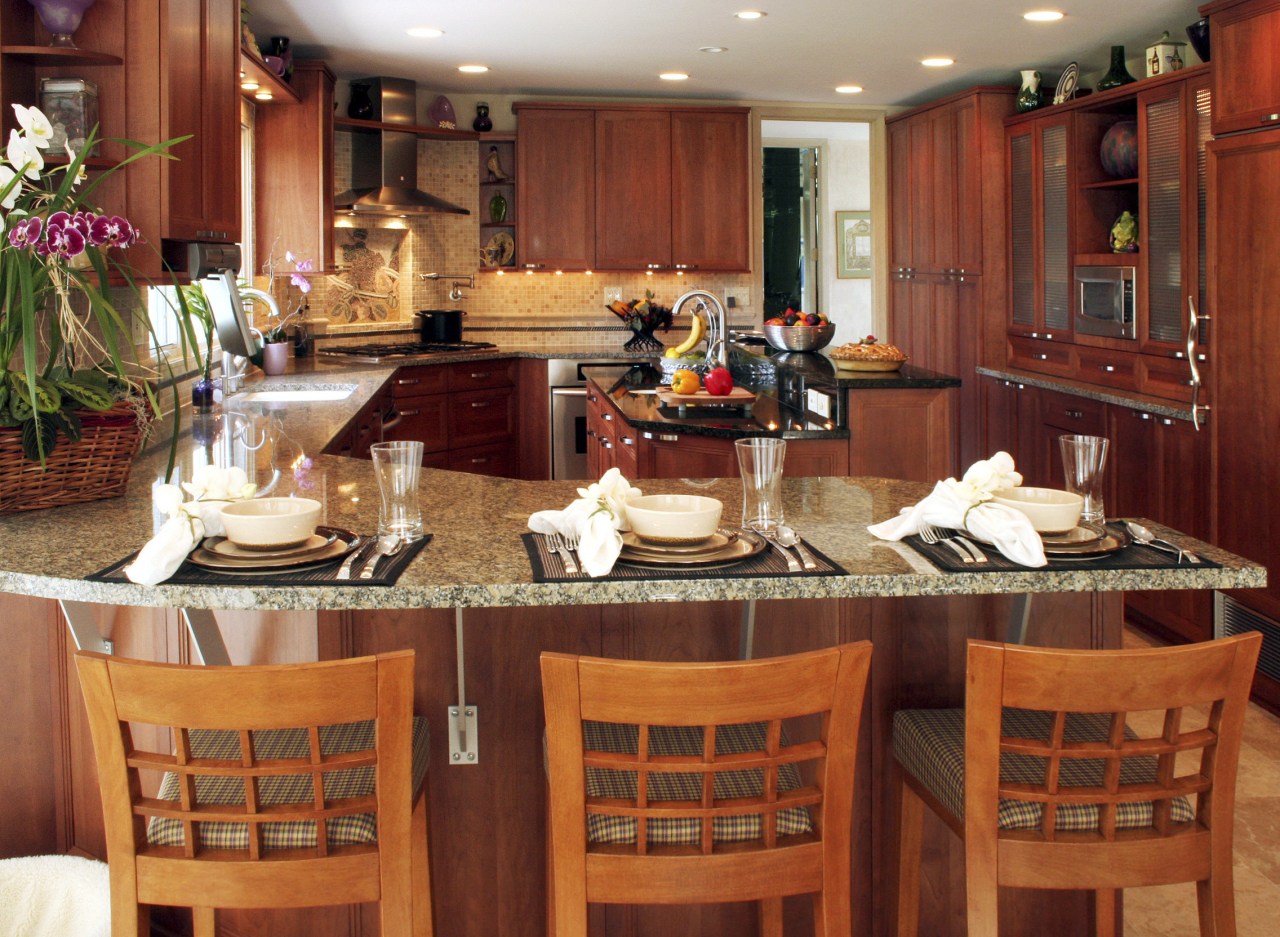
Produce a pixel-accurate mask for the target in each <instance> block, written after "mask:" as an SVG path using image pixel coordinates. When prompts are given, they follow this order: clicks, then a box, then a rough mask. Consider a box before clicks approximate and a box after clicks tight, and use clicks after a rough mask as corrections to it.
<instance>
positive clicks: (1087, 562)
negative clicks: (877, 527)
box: [904, 523, 1222, 573]
mask: <svg viewBox="0 0 1280 937" xmlns="http://www.w3.org/2000/svg"><path fill="white" fill-rule="evenodd" d="M1107 527H1108V528H1110V529H1113V530H1115V531H1117V532H1121V525H1120V524H1115V523H1108V524H1107ZM968 539H969V541H970V542H971V543H973V545H974V546H976V547H977V548H978V549H979V550H981V551H982V552H983V553H985V554H986V556H987V562H985V563H964V562H961V560H960V557H958V556H956V555H955V553H954V552H952V550H951V548H950V547H949V546H947V545H946V544H945V543H925V542H924V541H923V540H921V539H920V538H919V537H918V536H916V535H914V534H912V535H911V536H909V537H906V538H904V541H905V542H906V543H909V544H911V547H912V548H913V549H914V550H915V551H916V552H917V553H921V554H923V555H924V557H925V558H926V559H928V561H929V562H930V563H932V564H933V565H934V566H937V567H939V568H940V569H945V570H946V571H947V572H950V573H999V572H1007V571H1008V570H1011V569H1054V570H1067V569H1079V570H1092V569H1221V568H1222V564H1221V563H1215V562H1213V560H1209V559H1205V558H1204V557H1203V556H1201V557H1200V562H1199V563H1187V562H1186V561H1183V563H1182V565H1181V566H1179V565H1178V558H1177V557H1176V556H1173V555H1172V554H1170V553H1164V552H1162V551H1160V550H1157V549H1155V548H1154V547H1144V546H1143V545H1142V544H1140V543H1132V544H1130V545H1129V546H1127V547H1124V548H1122V549H1120V550H1117V551H1116V552H1114V553H1106V554H1103V555H1102V556H1096V557H1093V556H1091V557H1088V558H1082V559H1078V560H1077V559H1065V560H1064V559H1062V558H1061V557H1055V556H1049V555H1046V559H1048V561H1049V565H1048V566H1040V567H1035V566H1023V565H1022V564H1021V563H1015V562H1014V561H1013V560H1011V559H1009V558H1008V557H1006V556H1005V555H1004V554H1003V553H1001V552H1000V551H999V550H997V549H996V548H995V547H992V546H988V545H987V544H985V543H978V541H976V540H974V538H973V537H969V538H968ZM1197 555H1199V554H1197Z"/></svg>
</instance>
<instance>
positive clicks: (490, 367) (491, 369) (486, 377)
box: [446, 358, 520, 393]
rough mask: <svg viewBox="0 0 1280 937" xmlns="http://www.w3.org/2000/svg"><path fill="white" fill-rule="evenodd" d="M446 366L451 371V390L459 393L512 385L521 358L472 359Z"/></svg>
mask: <svg viewBox="0 0 1280 937" xmlns="http://www.w3.org/2000/svg"><path fill="white" fill-rule="evenodd" d="M446 367H447V368H448V371H449V390H450V391H452V392H453V393H458V392H459V391H469V390H485V389H487V388H490V387H511V386H512V385H513V384H515V382H516V373H517V371H518V370H519V368H520V359H519V358H500V359H498V360H496V361H470V362H463V363H459V364H451V365H447V366H446Z"/></svg>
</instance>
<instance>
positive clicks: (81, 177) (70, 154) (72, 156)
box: [62, 143, 89, 185]
mask: <svg viewBox="0 0 1280 937" xmlns="http://www.w3.org/2000/svg"><path fill="white" fill-rule="evenodd" d="M62 148H63V149H64V150H66V151H67V160H68V162H71V163H74V162H75V161H76V151H75V150H73V149H71V144H70V143H64V144H63V145H62ZM68 168H70V167H68ZM88 178H89V173H88V172H86V171H85V168H84V163H81V164H80V165H79V166H77V167H76V177H75V178H74V179H73V180H71V184H72V185H79V184H80V183H82V182H84V181H85V180H86V179H88Z"/></svg>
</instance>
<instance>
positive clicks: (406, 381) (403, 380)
mask: <svg viewBox="0 0 1280 937" xmlns="http://www.w3.org/2000/svg"><path fill="white" fill-rule="evenodd" d="M396 383H397V384H399V385H400V386H401V387H408V386H409V385H410V384H421V383H422V379H421V378H418V377H398V378H396Z"/></svg>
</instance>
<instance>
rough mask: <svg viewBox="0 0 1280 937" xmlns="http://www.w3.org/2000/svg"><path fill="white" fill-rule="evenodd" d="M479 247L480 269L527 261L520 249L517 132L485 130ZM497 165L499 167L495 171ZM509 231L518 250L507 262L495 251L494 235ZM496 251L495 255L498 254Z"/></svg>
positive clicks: (481, 164)
mask: <svg viewBox="0 0 1280 937" xmlns="http://www.w3.org/2000/svg"><path fill="white" fill-rule="evenodd" d="M479 157H480V166H479V172H480V250H481V254H480V257H481V260H480V269H481V270H499V269H501V268H502V267H511V268H514V267H518V266H521V264H522V263H523V261H524V256H523V252H522V251H521V249H520V232H519V227H520V225H519V219H520V206H519V204H518V203H517V199H516V178H517V176H519V174H520V169H519V165H520V162H519V156H518V153H517V149H516V135H515V134H514V133H486V134H485V135H484V137H483V138H482V143H481V146H480V153H479ZM493 167H496V169H497V171H496V172H495V171H494V168H493ZM504 234H505V235H506V236H507V237H509V238H511V239H512V241H513V242H514V244H515V247H516V249H515V252H514V253H513V254H512V255H511V257H510V258H509V259H506V262H505V263H504V262H503V261H504V255H503V254H502V253H501V252H499V251H495V250H494V247H495V246H496V245H495V243H494V242H495V239H498V238H500V237H501V235H504ZM495 254H496V256H495Z"/></svg>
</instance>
